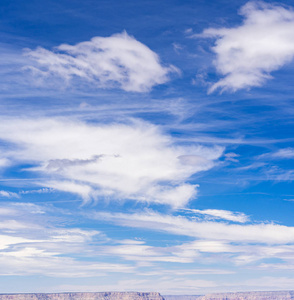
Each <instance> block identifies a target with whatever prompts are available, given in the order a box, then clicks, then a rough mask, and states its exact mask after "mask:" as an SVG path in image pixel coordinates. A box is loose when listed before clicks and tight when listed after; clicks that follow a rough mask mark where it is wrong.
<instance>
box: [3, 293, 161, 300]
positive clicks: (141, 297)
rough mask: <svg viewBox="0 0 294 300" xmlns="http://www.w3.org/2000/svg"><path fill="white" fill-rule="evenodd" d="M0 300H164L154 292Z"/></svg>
mask: <svg viewBox="0 0 294 300" xmlns="http://www.w3.org/2000/svg"><path fill="white" fill-rule="evenodd" d="M0 300H164V299H163V297H162V296H161V295H160V294H159V293H156V292H151V293H137V292H105V293H52V294H47V293H37V294H0Z"/></svg>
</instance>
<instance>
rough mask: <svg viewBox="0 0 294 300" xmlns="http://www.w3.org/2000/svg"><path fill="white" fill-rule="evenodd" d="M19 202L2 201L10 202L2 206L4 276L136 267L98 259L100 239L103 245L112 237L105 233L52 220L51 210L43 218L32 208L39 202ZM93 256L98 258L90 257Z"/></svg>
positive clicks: (93, 272)
mask: <svg viewBox="0 0 294 300" xmlns="http://www.w3.org/2000/svg"><path fill="white" fill-rule="evenodd" d="M19 204H21V205H15V204H12V203H11V204H9V203H6V204H5V205H4V204H2V205H3V206H7V207H6V211H5V210H4V211H3V209H4V208H2V207H1V208H0V213H1V211H2V213H3V214H2V216H1V217H2V218H5V220H3V222H1V223H0V264H1V269H0V276H6V275H18V276H19V275H45V276H53V277H91V276H103V275H106V274H107V273H109V272H110V273H113V272H121V273H130V272H133V271H134V269H135V267H133V266H131V265H130V264H122V263H108V262H105V261H101V260H99V259H98V258H99V255H98V254H97V248H95V247H96V243H97V244H99V245H100V244H101V243H105V242H107V241H108V238H107V237H106V236H105V235H104V234H103V233H101V232H99V231H97V230H85V229H81V228H62V227H58V226H56V220H57V218H56V217H53V219H51V220H50V216H49V215H48V214H43V215H42V221H40V219H38V218H37V217H36V216H35V211H32V210H31V209H29V208H31V206H32V207H34V208H36V207H37V206H36V205H35V204H31V203H19ZM41 209H42V208H41V207H40V210H41ZM7 210H8V211H7ZM9 210H10V211H9ZM42 211H45V209H42ZM15 219H18V220H17V221H16V220H15ZM63 220H65V219H64V218H63ZM82 253H84V255H85V257H87V260H86V261H85V260H83V259H80V258H81V257H82ZM77 256H78V257H77ZM93 257H94V261H89V258H92V259H93Z"/></svg>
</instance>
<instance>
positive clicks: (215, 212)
mask: <svg viewBox="0 0 294 300" xmlns="http://www.w3.org/2000/svg"><path fill="white" fill-rule="evenodd" d="M185 211H188V212H191V213H195V214H201V215H206V216H208V217H211V218H217V219H223V220H228V221H233V222H239V223H245V222H248V221H249V217H248V216H246V215H245V214H244V213H238V212H232V211H228V210H222V209H204V210H200V209H185Z"/></svg>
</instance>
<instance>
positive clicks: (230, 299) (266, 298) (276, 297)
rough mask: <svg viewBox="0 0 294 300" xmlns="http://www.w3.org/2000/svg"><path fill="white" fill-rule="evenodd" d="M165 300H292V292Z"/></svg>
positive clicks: (165, 297)
mask: <svg viewBox="0 0 294 300" xmlns="http://www.w3.org/2000/svg"><path fill="white" fill-rule="evenodd" d="M163 297H164V299H165V300H196V299H197V300H292V299H293V300H294V291H281V292H247V293H218V294H208V295H205V296H163Z"/></svg>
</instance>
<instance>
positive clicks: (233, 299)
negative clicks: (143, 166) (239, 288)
mask: <svg viewBox="0 0 294 300" xmlns="http://www.w3.org/2000/svg"><path fill="white" fill-rule="evenodd" d="M196 299H197V300H290V299H293V300H294V291H279V292H245V293H217V294H208V295H204V296H200V295H195V296H193V295H182V296H181V295H166V296H163V297H162V296H161V295H160V294H159V293H137V292H106V293H56V294H54V293H52V294H46V293H44V294H42V293H39V294H0V300H196Z"/></svg>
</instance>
